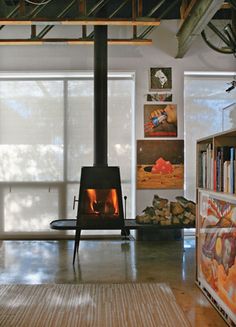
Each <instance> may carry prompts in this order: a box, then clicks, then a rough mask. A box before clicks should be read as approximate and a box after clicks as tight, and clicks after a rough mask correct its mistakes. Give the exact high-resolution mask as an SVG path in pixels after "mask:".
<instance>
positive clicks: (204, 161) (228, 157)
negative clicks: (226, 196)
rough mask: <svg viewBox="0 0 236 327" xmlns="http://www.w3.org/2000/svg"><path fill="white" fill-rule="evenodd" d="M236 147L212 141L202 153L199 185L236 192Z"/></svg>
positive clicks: (219, 190)
mask: <svg viewBox="0 0 236 327" xmlns="http://www.w3.org/2000/svg"><path fill="white" fill-rule="evenodd" d="M235 151H236V150H235V147H232V146H218V147H216V149H215V156H214V150H213V146H212V144H211V143H209V144H207V145H206V146H205V150H203V151H201V153H200V177H199V182H200V183H199V185H200V186H201V187H203V188H207V189H210V190H214V191H218V192H226V193H232V194H233V193H236V188H235V186H236V176H235V175H236V158H235Z"/></svg>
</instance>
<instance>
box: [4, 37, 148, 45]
mask: <svg viewBox="0 0 236 327" xmlns="http://www.w3.org/2000/svg"><path fill="white" fill-rule="evenodd" d="M107 42H108V44H109V45H151V44H152V40H151V39H145V40H142V39H108V41H107ZM93 43H94V41H93V40H89V39H82V38H81V39H59V38H54V39H41V40H37V39H36V40H33V39H14V40H13V39H2V40H1V39H0V46H1V45H43V44H68V45H93Z"/></svg>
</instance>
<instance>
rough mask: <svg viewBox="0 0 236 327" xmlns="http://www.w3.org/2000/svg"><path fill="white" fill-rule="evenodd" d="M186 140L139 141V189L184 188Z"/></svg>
mask: <svg viewBox="0 0 236 327" xmlns="http://www.w3.org/2000/svg"><path fill="white" fill-rule="evenodd" d="M183 187H184V141H183V140H173V141H172V140H171V141H170V140H163V141H161V140H138V141H137V189H183Z"/></svg>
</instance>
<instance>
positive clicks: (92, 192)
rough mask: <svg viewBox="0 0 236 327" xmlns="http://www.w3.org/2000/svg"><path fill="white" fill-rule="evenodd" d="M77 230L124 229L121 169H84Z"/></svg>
mask: <svg viewBox="0 0 236 327" xmlns="http://www.w3.org/2000/svg"><path fill="white" fill-rule="evenodd" d="M77 227H78V228H79V229H123V228H124V214H123V205H122V193H121V183H120V171H119V167H83V168H82V173H81V183H80V192H79V204H78V210H77Z"/></svg>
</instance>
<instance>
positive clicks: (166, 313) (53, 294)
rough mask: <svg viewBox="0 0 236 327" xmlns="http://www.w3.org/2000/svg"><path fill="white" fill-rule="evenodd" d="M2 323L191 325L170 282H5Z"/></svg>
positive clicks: (34, 326) (22, 326)
mask: <svg viewBox="0 0 236 327" xmlns="http://www.w3.org/2000/svg"><path fill="white" fill-rule="evenodd" d="M0 326H1V327H44V326H45V327H131V326H132V327H167V326H168V327H189V326H190V324H189V322H188V321H187V319H186V318H185V316H184V314H183V312H182V310H181V308H180V307H179V306H178V304H177V303H176V300H175V297H174V295H173V293H172V291H171V289H170V287H169V286H168V285H166V284H155V283H141V284H139V283H128V284H79V285H74V284H50V285H49V284H46V285H45V284H43V285H1V286H0Z"/></svg>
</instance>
